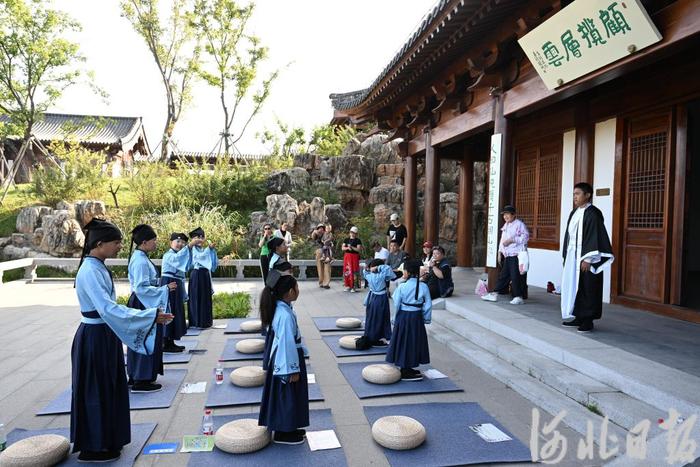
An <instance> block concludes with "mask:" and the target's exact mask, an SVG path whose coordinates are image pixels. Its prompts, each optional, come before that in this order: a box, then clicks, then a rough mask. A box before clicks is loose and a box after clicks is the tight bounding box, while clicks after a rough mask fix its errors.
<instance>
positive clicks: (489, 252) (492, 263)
mask: <svg viewBox="0 0 700 467" xmlns="http://www.w3.org/2000/svg"><path fill="white" fill-rule="evenodd" d="M502 140H503V135H502V134H501V133H496V134H494V135H491V152H490V154H489V217H488V235H487V239H486V266H487V267H489V268H495V267H496V265H497V263H498V222H499V219H500V214H499V212H500V203H501V200H500V197H501V142H502Z"/></svg>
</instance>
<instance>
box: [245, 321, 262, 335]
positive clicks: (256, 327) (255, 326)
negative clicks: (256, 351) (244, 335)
mask: <svg viewBox="0 0 700 467" xmlns="http://www.w3.org/2000/svg"><path fill="white" fill-rule="evenodd" d="M261 330H262V321H260V320H259V319H251V320H248V321H243V322H242V323H241V331H245V332H258V331H261Z"/></svg>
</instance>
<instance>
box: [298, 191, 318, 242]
mask: <svg viewBox="0 0 700 467" xmlns="http://www.w3.org/2000/svg"><path fill="white" fill-rule="evenodd" d="M325 211H326V202H325V201H324V200H323V199H322V198H319V197H315V198H314V199H312V200H311V203H307V202H306V201H302V202H301V203H300V204H299V214H298V215H297V217H296V219H295V221H294V230H292V233H294V234H296V235H298V236H303V237H306V236H308V235H309V232H311V230H312V229H313V228H314V227H316V226H317V225H318V224H320V223H322V222H326V212H325Z"/></svg>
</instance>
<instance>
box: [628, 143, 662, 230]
mask: <svg viewBox="0 0 700 467" xmlns="http://www.w3.org/2000/svg"><path fill="white" fill-rule="evenodd" d="M667 139H668V136H667V132H666V131H662V132H658V133H652V134H646V135H640V136H634V137H632V138H630V158H629V175H628V176H629V179H628V183H629V201H628V202H629V206H628V214H627V216H628V217H627V226H628V227H629V228H634V229H663V227H664V201H665V193H666V153H667V151H666V149H667V144H668V141H667Z"/></svg>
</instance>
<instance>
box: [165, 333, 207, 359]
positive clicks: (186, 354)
mask: <svg viewBox="0 0 700 467" xmlns="http://www.w3.org/2000/svg"><path fill="white" fill-rule="evenodd" d="M175 343H176V344H177V345H184V346H185V350H184V351H182V352H179V353H167V352H163V364H167V363H189V362H190V360H192V354H191V353H190V349H196V348H197V345H198V344H199V342H198V341H196V340H194V339H183V340H180V341H175Z"/></svg>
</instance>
